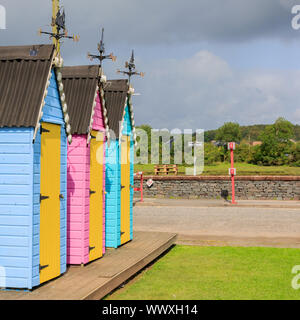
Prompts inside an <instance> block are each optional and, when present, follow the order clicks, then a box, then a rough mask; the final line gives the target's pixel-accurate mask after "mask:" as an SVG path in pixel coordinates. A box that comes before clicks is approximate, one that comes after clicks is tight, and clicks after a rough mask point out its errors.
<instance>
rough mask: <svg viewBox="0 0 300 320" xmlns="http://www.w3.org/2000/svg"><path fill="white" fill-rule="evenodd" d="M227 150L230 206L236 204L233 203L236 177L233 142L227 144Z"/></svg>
mask: <svg viewBox="0 0 300 320" xmlns="http://www.w3.org/2000/svg"><path fill="white" fill-rule="evenodd" d="M228 149H229V150H230V160H231V168H230V169H229V175H230V177H231V186H232V200H231V203H232V204H237V203H236V202H235V184H234V176H236V169H235V168H234V154H233V151H234V150H235V142H229V143H228Z"/></svg>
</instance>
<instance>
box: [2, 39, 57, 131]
mask: <svg viewBox="0 0 300 320" xmlns="http://www.w3.org/2000/svg"><path fill="white" fill-rule="evenodd" d="M54 52H55V47H54V45H33V46H10V47H0V92H1V94H0V127H35V126H36V124H37V121H38V118H39V113H40V109H41V105H42V102H43V97H44V93H45V88H46V87H47V81H48V77H49V73H50V71H51V67H52V60H53V56H54Z"/></svg>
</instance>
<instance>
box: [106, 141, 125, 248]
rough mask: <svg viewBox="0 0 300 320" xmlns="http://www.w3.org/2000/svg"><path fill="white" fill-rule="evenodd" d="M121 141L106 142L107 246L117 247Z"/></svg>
mask: <svg viewBox="0 0 300 320" xmlns="http://www.w3.org/2000/svg"><path fill="white" fill-rule="evenodd" d="M119 157H120V155H119V141H118V140H111V141H110V143H109V144H108V143H106V164H105V166H106V168H105V170H106V173H105V175H106V177H105V179H106V181H105V183H106V185H105V190H106V208H105V210H106V212H105V214H106V219H105V221H106V223H105V233H106V236H105V237H106V239H105V241H106V247H108V248H117V247H118V246H119V245H120V243H121V231H120V230H121V212H120V204H121V189H120V188H121V184H120V179H121V172H120V164H119Z"/></svg>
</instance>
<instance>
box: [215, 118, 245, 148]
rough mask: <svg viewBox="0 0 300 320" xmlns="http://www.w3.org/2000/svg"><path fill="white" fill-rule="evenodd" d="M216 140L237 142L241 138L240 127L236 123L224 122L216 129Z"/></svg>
mask: <svg viewBox="0 0 300 320" xmlns="http://www.w3.org/2000/svg"><path fill="white" fill-rule="evenodd" d="M216 140H217V141H220V142H222V143H227V142H239V141H240V140H241V128H240V125H239V124H238V123H234V122H226V123H224V125H223V126H222V127H220V128H219V129H218V130H217V134H216Z"/></svg>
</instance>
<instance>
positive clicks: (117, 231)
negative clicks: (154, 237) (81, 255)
mask: <svg viewBox="0 0 300 320" xmlns="http://www.w3.org/2000/svg"><path fill="white" fill-rule="evenodd" d="M130 119H131V117H130V111H129V107H128V105H127V106H126V108H125V115H124V119H123V130H122V135H124V136H128V137H130V184H131V185H133V182H134V176H133V171H134V142H133V138H132V124H131V120H130ZM106 192H107V194H106V247H108V248H117V247H119V246H120V245H121V150H120V143H119V140H111V141H110V144H107V146H106ZM132 239H133V189H132V190H131V191H130V240H132Z"/></svg>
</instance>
